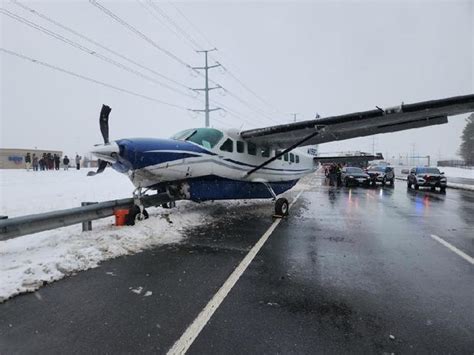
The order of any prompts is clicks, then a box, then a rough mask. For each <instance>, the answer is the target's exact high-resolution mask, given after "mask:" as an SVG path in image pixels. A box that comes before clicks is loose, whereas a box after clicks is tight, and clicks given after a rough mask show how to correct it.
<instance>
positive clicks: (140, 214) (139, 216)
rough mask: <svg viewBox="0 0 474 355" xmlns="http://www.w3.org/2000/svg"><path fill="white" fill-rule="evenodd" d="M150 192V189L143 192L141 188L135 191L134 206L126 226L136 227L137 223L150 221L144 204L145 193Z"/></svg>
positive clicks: (129, 213) (129, 212)
mask: <svg viewBox="0 0 474 355" xmlns="http://www.w3.org/2000/svg"><path fill="white" fill-rule="evenodd" d="M148 190H149V189H145V190H143V189H142V188H141V187H137V188H136V189H135V190H134V191H133V200H134V204H133V207H132V208H130V210H129V211H128V215H127V220H126V224H127V225H128V226H134V225H135V222H137V221H143V220H145V219H148V217H149V214H148V212H147V210H146V209H145V207H144V206H143V203H142V197H143V196H145V193H146V192H147V191H148Z"/></svg>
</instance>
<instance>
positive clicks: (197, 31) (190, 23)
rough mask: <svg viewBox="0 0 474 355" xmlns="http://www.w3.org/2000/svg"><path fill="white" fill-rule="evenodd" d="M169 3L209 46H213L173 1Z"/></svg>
mask: <svg viewBox="0 0 474 355" xmlns="http://www.w3.org/2000/svg"><path fill="white" fill-rule="evenodd" d="M170 4H171V5H173V7H174V8H175V9H176V11H177V12H178V13H179V14H180V15H181V17H183V18H184V19H185V21H186V22H187V23H188V24H189V25H190V26H191V27H192V28H193V29H194V31H195V32H196V33H198V34H199V35H200V36H201V37H202V38H203V39H204V40H205V41H206V42H207V44H208V45H209V47H210V48H213V47H214V44H212V43H211V41H209V39H208V38H207V37H206V36H205V35H204V33H203V32H201V30H200V29H199V28H198V27H197V26H196V25H195V24H194V23H192V22H191V20H190V19H189V18H188V17H187V16H186V15H185V14H184V13H183V12H182V11H181V10H180V9H179V8H178V7H177V6H176V5H175V4H174V3H173V2H170Z"/></svg>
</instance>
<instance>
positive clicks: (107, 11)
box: [89, 0, 192, 69]
mask: <svg viewBox="0 0 474 355" xmlns="http://www.w3.org/2000/svg"><path fill="white" fill-rule="evenodd" d="M89 3H90V4H91V5H93V6H95V7H97V8H98V9H99V10H101V11H102V12H103V13H105V14H106V15H108V16H110V17H111V18H113V19H114V20H115V21H117V22H118V23H120V24H121V25H122V26H124V27H125V28H127V29H129V30H130V31H132V32H133V33H135V34H136V35H137V36H139V37H140V38H142V39H143V40H144V41H146V42H148V43H149V44H150V45H152V46H153V47H155V48H156V49H158V50H159V51H160V52H162V53H164V54H166V55H167V56H168V57H170V58H172V59H173V60H174V61H176V62H178V63H179V64H181V65H183V66H185V67H186V68H188V69H192V67H191V65H189V64H188V63H186V62H185V61H184V60H182V59H181V58H179V57H178V56H177V55H175V54H173V53H172V52H171V51H169V50H167V49H165V48H163V47H161V46H160V45H158V44H157V43H156V42H155V41H153V40H152V39H151V38H150V37H148V36H147V35H145V34H144V33H143V32H140V31H139V30H138V29H137V28H135V27H133V26H132V25H130V24H129V23H128V22H126V21H125V20H123V19H122V18H120V17H118V16H117V15H115V14H114V13H113V12H112V11H110V10H109V9H107V8H106V7H105V6H103V5H101V4H99V3H98V2H97V0H89Z"/></svg>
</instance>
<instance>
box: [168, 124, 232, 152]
mask: <svg viewBox="0 0 474 355" xmlns="http://www.w3.org/2000/svg"><path fill="white" fill-rule="evenodd" d="M191 131H193V130H191ZM223 136H224V135H223V133H222V132H221V131H219V130H217V129H214V128H197V129H195V130H194V132H193V133H192V134H191V135H189V136H187V137H186V138H185V140H186V141H188V142H193V143H196V144H199V145H201V146H203V147H205V148H214V146H215V145H216V144H217V143H219V141H220V140H221V139H222V137H223ZM175 139H176V138H175Z"/></svg>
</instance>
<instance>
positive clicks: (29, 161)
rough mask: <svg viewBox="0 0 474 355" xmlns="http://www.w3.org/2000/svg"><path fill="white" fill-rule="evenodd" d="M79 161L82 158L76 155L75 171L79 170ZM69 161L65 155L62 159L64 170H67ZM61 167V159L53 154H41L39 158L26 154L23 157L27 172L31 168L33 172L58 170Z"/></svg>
mask: <svg viewBox="0 0 474 355" xmlns="http://www.w3.org/2000/svg"><path fill="white" fill-rule="evenodd" d="M81 159H82V157H81V156H79V154H76V158H75V162H76V169H77V170H79V169H80V168H81ZM70 162H71V161H70V159H69V158H68V156H67V155H65V156H64V158H62V163H63V167H64V170H68V169H69V163H70ZM60 165H61V157H60V156H59V155H58V154H56V153H54V154H51V153H43V155H41V156H37V155H36V154H35V153H33V155H31V154H30V153H26V156H25V168H26V170H27V171H29V170H30V169H31V168H33V171H39V170H41V171H44V170H59V168H60Z"/></svg>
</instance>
